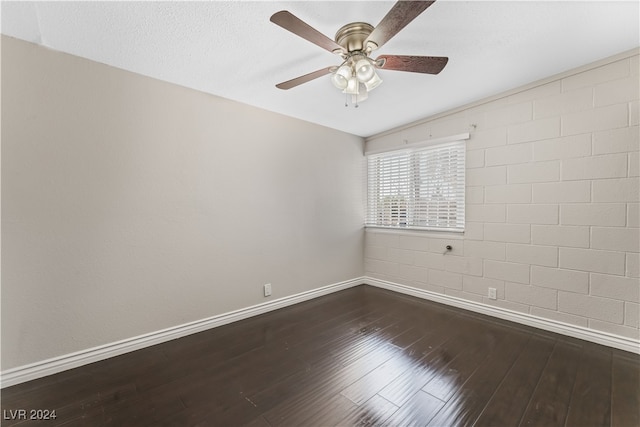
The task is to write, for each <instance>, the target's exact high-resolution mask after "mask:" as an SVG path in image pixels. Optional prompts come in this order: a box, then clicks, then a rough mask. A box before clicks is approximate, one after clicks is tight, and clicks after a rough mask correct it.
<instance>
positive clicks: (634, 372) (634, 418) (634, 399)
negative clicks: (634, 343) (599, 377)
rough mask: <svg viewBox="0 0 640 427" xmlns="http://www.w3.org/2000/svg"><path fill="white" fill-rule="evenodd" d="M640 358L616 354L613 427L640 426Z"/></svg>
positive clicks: (613, 361)
mask: <svg viewBox="0 0 640 427" xmlns="http://www.w3.org/2000/svg"><path fill="white" fill-rule="evenodd" d="M638 359H639V358H638V356H637V355H633V356H628V355H625V354H620V353H618V352H614V354H613V357H612V367H611V376H612V378H611V380H612V381H611V425H612V426H625V427H626V426H640V391H639V390H640V362H639V361H638Z"/></svg>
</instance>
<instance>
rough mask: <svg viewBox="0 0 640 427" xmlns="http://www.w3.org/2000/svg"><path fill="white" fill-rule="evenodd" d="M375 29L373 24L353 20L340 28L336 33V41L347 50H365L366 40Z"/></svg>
mask: <svg viewBox="0 0 640 427" xmlns="http://www.w3.org/2000/svg"><path fill="white" fill-rule="evenodd" d="M372 31H373V26H372V25H371V24H367V23H366V22H352V23H350V24H347V25H345V26H343V27H342V28H340V29H339V30H338V32H337V33H336V37H335V40H336V43H338V44H339V45H340V46H342V47H343V48H344V49H345V50H346V51H347V52H349V53H351V52H357V51H364V50H365V48H366V46H365V45H364V42H365V40H367V37H369V34H371V32H372Z"/></svg>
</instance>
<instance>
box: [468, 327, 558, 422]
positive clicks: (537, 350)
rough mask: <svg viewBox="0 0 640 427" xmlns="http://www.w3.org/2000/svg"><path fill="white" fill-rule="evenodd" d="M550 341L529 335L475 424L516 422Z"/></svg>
mask: <svg viewBox="0 0 640 427" xmlns="http://www.w3.org/2000/svg"><path fill="white" fill-rule="evenodd" d="M554 344H555V341H554V340H550V339H546V338H542V337H539V336H532V337H531V339H530V340H529V342H528V343H527V344H526V345H525V346H524V349H523V351H522V352H521V353H520V355H519V357H518V358H517V359H516V361H515V362H514V364H513V366H511V368H510V370H509V371H508V372H507V374H506V376H505V378H504V380H503V381H502V383H501V384H500V385H499V386H498V388H497V390H496V392H495V393H494V394H493V396H491V399H490V400H489V402H488V403H487V405H486V406H485V408H484V410H483V411H482V413H481V415H480V417H479V418H478V419H477V420H476V423H475V425H477V426H516V425H518V424H519V423H520V419H521V418H522V415H523V414H524V411H525V409H526V407H527V405H528V403H529V400H530V399H531V396H532V395H533V392H534V390H535V387H536V385H537V384H538V380H539V378H540V375H541V374H542V370H543V369H544V367H545V366H546V364H547V360H548V359H549V356H550V355H551V352H552V351H553V347H554Z"/></svg>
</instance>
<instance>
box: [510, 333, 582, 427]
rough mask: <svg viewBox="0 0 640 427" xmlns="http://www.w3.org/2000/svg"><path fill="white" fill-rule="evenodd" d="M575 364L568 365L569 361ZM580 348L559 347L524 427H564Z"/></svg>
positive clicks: (533, 396) (545, 374) (551, 359)
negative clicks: (538, 426)
mask: <svg viewBox="0 0 640 427" xmlns="http://www.w3.org/2000/svg"><path fill="white" fill-rule="evenodd" d="M568 360H570V361H572V362H571V363H567V361H568ZM578 360H580V348H579V347H577V346H575V345H570V344H567V343H557V344H556V346H555V348H554V349H553V352H552V353H551V356H550V358H549V360H548V363H547V365H546V366H545V368H544V370H543V371H542V375H541V377H540V380H539V381H538V385H537V386H536V389H535V391H534V393H533V395H532V396H531V400H530V401H529V405H528V406H527V409H526V410H525V413H524V415H523V417H522V420H521V421H520V425H521V426H532V425H533V426H536V425H544V426H563V425H564V423H565V419H566V416H567V411H568V409H569V401H570V398H571V392H572V390H573V384H574V381H575V377H576V361H578Z"/></svg>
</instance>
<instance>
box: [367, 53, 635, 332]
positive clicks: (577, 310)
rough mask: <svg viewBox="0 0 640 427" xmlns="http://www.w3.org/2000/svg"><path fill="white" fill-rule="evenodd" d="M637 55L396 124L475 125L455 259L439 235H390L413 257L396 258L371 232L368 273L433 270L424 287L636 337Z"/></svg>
mask: <svg viewBox="0 0 640 427" xmlns="http://www.w3.org/2000/svg"><path fill="white" fill-rule="evenodd" d="M620 58H622V59H620ZM638 63H639V56H638V55H632V54H627V56H626V57H622V56H621V57H618V59H616V60H609V61H601V62H599V63H597V64H594V65H593V66H586V67H582V68H581V69H579V70H576V71H574V72H568V73H566V74H564V75H563V76H561V77H559V78H557V79H555V80H549V81H546V82H544V83H543V84H541V85H538V86H535V87H530V88H528V89H526V90H521V91H513V92H511V93H508V94H506V95H505V96H503V97H499V98H497V99H494V100H492V101H489V102H487V103H483V104H481V105H479V106H478V105H476V106H474V107H471V108H469V109H467V110H465V109H462V110H457V111H456V112H455V113H453V114H450V115H445V116H443V117H441V118H437V119H434V120H431V121H427V122H426V123H422V124H420V125H418V126H415V127H414V128H410V129H413V130H412V131H411V132H409V131H407V129H404V130H402V131H399V133H398V135H400V134H401V133H402V132H404V133H405V134H407V132H409V133H411V135H412V138H413V140H415V141H418V140H420V135H421V133H420V132H422V133H425V132H426V130H424V129H441V130H442V131H443V132H444V131H445V130H448V131H450V132H451V133H450V134H456V133H460V132H466V131H468V130H469V129H470V127H469V126H470V125H471V124H474V125H476V126H474V127H471V129H472V131H471V137H470V139H469V141H468V142H467V150H468V155H467V171H466V172H467V173H466V186H467V191H466V197H467V207H466V208H467V211H466V221H467V222H466V228H465V232H464V235H463V236H462V240H460V239H458V240H453V241H452V242H453V243H452V244H453V245H454V247H455V250H454V252H455V254H452V255H454V256H450V255H448V254H447V255H443V253H442V246H443V244H445V242H447V235H446V233H445V234H442V235H433V233H430V234H420V233H419V232H416V236H407V235H400V236H399V238H398V239H397V240H395V241H394V240H391V239H390V238H389V237H385V238H384V239H386V240H388V241H389V245H394V244H395V245H397V248H399V249H401V250H406V251H410V253H411V256H404V257H399V258H398V259H397V260H395V261H394V260H393V259H390V258H389V256H390V252H389V250H387V252H384V251H382V249H381V248H380V247H379V246H381V244H382V246H384V244H383V243H382V242H381V241H380V239H378V238H374V239H373V241H372V242H369V241H368V240H367V245H371V247H370V248H367V251H366V257H367V263H366V264H365V267H366V269H367V274H371V275H376V274H380V275H384V277H385V278H387V279H388V280H394V277H396V279H397V281H398V282H399V283H401V282H403V281H405V282H406V281H407V280H408V279H413V280H414V282H415V281H419V280H424V271H423V270H420V269H411V268H408V267H404V268H401V267H400V266H401V264H402V263H406V264H411V263H413V265H414V266H415V267H419V268H422V269H428V274H427V281H428V286H429V289H431V290H434V289H436V290H437V289H441V290H442V291H443V292H444V293H446V294H447V295H451V296H455V297H457V298H467V299H468V300H469V301H471V302H474V303H479V302H481V303H483V304H487V305H492V306H495V307H499V308H504V309H508V310H515V311H519V312H523V313H528V314H530V315H532V316H537V317H541V318H545V319H548V320H552V321H557V322H563V323H568V324H573V325H578V326H581V327H585V328H590V329H593V330H594V331H596V332H597V331H600V332H603V333H608V334H617V335H622V336H625V337H629V338H634V339H637V337H638V336H639V332H640V331H639V329H638V325H639V323H640V320H639V319H638V316H639V314H638V305H639V303H640V301H639V299H640V278H639V277H640V253H639V251H640V208H639V206H640V177H639V175H640V132H639V130H638V121H640V117H638V115H639V114H640V113H639V112H638V108H640V102H639V101H640V99H639V98H640V88H639V86H640V85H639V83H638V82H639V80H640V79H639V78H638V77H639V76H638V70H637V68H638ZM456 125H459V126H461V127H460V129H457V130H456V129H454V128H455V126H456ZM427 136H428V134H425V135H424V136H423V139H426V137H427ZM384 137H385V138H389V135H385V136H384ZM396 139H397V140H398V141H402V138H400V137H398V138H396ZM398 144H399V143H398ZM370 233H375V231H374V230H368V231H367V234H370ZM458 237H460V236H458ZM382 254H384V255H385V256H386V258H384V259H381V257H382ZM388 263H392V264H393V263H395V267H394V266H392V265H389V264H388ZM394 274H395V276H394ZM489 288H496V290H497V296H498V299H497V300H490V299H488V298H487V292H488V289H489Z"/></svg>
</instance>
